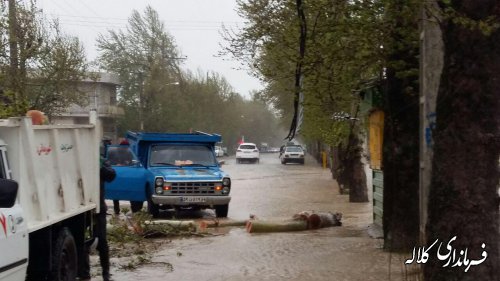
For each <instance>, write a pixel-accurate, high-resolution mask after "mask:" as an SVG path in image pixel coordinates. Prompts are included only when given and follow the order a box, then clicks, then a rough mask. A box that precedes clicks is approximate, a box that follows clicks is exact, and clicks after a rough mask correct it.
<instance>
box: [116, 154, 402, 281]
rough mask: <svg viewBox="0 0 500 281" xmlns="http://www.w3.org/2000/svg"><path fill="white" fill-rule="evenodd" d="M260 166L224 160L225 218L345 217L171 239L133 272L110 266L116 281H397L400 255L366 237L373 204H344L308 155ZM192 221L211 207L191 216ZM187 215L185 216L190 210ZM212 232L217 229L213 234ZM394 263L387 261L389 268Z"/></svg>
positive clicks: (273, 157) (265, 159) (268, 158)
mask: <svg viewBox="0 0 500 281" xmlns="http://www.w3.org/2000/svg"><path fill="white" fill-rule="evenodd" d="M261 157H262V159H261V161H260V164H236V163H235V161H234V159H231V158H228V159H226V163H227V164H226V165H225V166H223V168H224V170H225V171H227V172H228V173H230V175H231V177H232V191H231V195H232V201H231V203H230V209H229V218H230V219H235V220H242V219H247V218H248V217H249V215H250V214H254V215H255V216H257V218H259V219H268V218H273V219H281V218H283V219H288V218H290V217H291V216H292V215H293V214H295V213H297V212H300V211H303V210H315V211H334V212H342V213H343V214H344V218H343V223H344V225H343V226H341V227H333V228H325V229H319V230H314V231H303V232H294V233H269V234H249V233H246V232H245V230H244V228H238V227H233V228H225V229H220V230H217V231H218V233H219V235H217V236H213V237H204V238H186V239H179V240H173V241H172V242H171V243H168V244H165V245H164V246H162V247H161V249H159V250H158V252H156V254H155V255H154V257H153V259H152V262H151V263H150V264H147V265H143V266H141V267H139V268H138V269H136V270H134V271H124V270H121V269H119V268H117V267H115V268H113V269H112V273H113V277H114V279H115V280H187V281H189V280H401V278H402V271H403V270H404V268H402V267H401V265H402V257H395V256H392V255H389V254H388V253H385V252H383V251H382V250H381V246H382V240H379V239H372V238H370V237H369V236H368V234H367V227H368V225H370V224H371V216H372V214H371V205H370V203H348V196H347V195H340V194H339V193H338V188H337V186H336V185H335V183H334V181H333V180H332V179H331V175H330V173H329V171H328V170H323V169H321V168H320V167H319V166H318V165H317V164H316V163H313V160H312V159H307V160H309V161H308V163H306V165H305V166H302V165H293V164H291V165H281V164H280V162H279V160H278V155H277V154H267V155H261ZM191 215H192V216H193V217H194V218H196V217H198V216H203V217H205V218H208V217H211V216H213V212H210V211H208V212H202V213H201V214H200V213H199V212H198V213H193V214H191ZM186 216H187V217H189V216H190V215H189V214H187V215H186ZM217 231H216V232H217ZM389 265H391V266H389Z"/></svg>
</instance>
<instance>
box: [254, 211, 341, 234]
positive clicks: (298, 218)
mask: <svg viewBox="0 0 500 281" xmlns="http://www.w3.org/2000/svg"><path fill="white" fill-rule="evenodd" d="M341 219H342V214H341V213H331V212H327V213H314V212H311V213H310V212H300V213H298V214H295V215H294V216H293V217H292V219H291V220H285V221H260V220H249V221H248V222H247V224H246V230H247V232H249V233H256V232H285V231H302V230H308V229H318V228H324V227H330V226H341V225H342V222H341Z"/></svg>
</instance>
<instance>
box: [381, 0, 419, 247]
mask: <svg viewBox="0 0 500 281" xmlns="http://www.w3.org/2000/svg"><path fill="white" fill-rule="evenodd" d="M419 2H420V1H417V0H410V1H407V0H386V1H384V4H385V5H384V12H385V13H384V27H385V29H384V30H385V36H384V37H385V38H384V44H383V49H384V50H385V55H384V57H385V65H386V75H385V76H386V78H385V80H384V83H383V88H384V92H385V93H384V96H385V102H384V113H385V120H384V138H383V139H384V143H383V162H382V170H383V172H384V205H383V208H384V216H383V228H384V238H385V247H386V248H388V249H394V250H396V249H409V248H412V247H414V246H415V244H416V243H417V242H418V235H419V195H418V192H419V84H418V83H419V80H418V79H419V78H418V69H419V60H418V56H419V53H418V52H419V49H418V47H419V42H418V16H419V14H418V13H415V11H417V10H418V9H419V7H420V6H419Z"/></svg>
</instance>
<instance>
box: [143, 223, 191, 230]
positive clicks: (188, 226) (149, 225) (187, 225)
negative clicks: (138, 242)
mask: <svg viewBox="0 0 500 281" xmlns="http://www.w3.org/2000/svg"><path fill="white" fill-rule="evenodd" d="M144 225H145V227H146V228H149V229H150V228H154V226H155V225H161V226H168V227H171V228H173V229H176V230H180V231H196V230H197V228H198V227H197V225H196V223H195V222H194V221H178V220H153V221H144Z"/></svg>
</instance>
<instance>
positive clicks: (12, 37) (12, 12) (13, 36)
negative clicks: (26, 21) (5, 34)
mask: <svg viewBox="0 0 500 281" xmlns="http://www.w3.org/2000/svg"><path fill="white" fill-rule="evenodd" d="M17 31H18V28H17V11H16V0H9V53H10V54H9V55H10V79H9V88H10V89H11V90H13V91H15V92H17V91H18V83H17V81H18V75H17V72H18V71H17V70H18V68H19V58H18V49H17V37H18V36H17Z"/></svg>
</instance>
